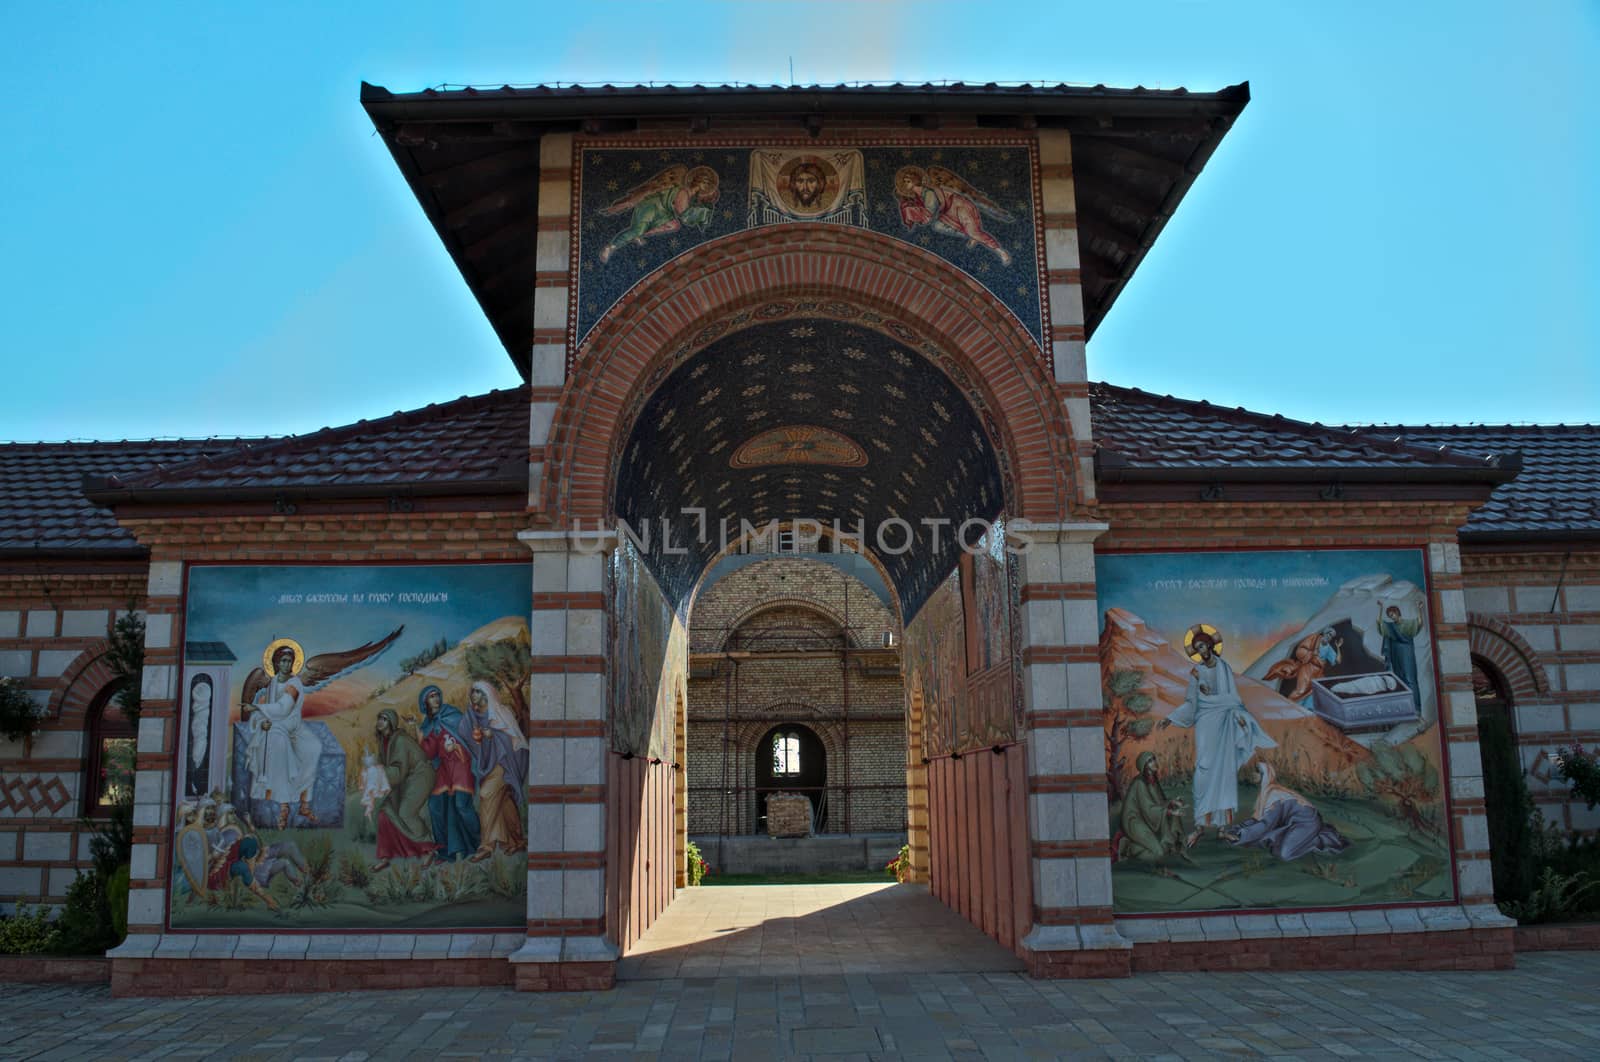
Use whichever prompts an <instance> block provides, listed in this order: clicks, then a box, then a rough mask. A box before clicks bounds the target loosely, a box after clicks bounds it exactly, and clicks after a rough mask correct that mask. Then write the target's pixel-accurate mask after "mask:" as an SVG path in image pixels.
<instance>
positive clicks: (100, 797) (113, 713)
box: [83, 683, 138, 818]
mask: <svg viewBox="0 0 1600 1062" xmlns="http://www.w3.org/2000/svg"><path fill="white" fill-rule="evenodd" d="M116 692H117V683H112V684H111V685H109V686H107V687H106V688H105V689H103V690H101V691H100V693H99V694H98V695H97V696H96V697H95V699H94V703H93V704H91V705H90V706H89V735H88V736H89V747H88V748H87V749H86V750H85V751H86V753H87V761H88V762H87V767H88V769H87V770H86V771H85V772H84V778H83V783H84V784H83V813H84V814H85V815H86V816H88V817H90V818H103V817H105V816H107V815H110V814H111V809H112V808H114V807H116V805H117V804H119V803H124V802H127V801H130V800H132V799H133V761H134V753H135V749H136V746H137V745H138V739H137V734H136V732H135V730H134V727H133V724H132V723H130V722H128V717H127V716H125V715H123V714H122V709H121V708H119V707H117V705H116V703H115V701H114V700H113V698H114V696H115V694H116Z"/></svg>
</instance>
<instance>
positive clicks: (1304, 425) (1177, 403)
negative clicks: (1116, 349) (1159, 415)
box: [1089, 380, 1497, 468]
mask: <svg viewBox="0 0 1600 1062" xmlns="http://www.w3.org/2000/svg"><path fill="white" fill-rule="evenodd" d="M1096 388H1099V389H1101V390H1103V391H1107V392H1120V393H1122V394H1124V395H1129V396H1136V397H1138V398H1142V399H1146V400H1154V401H1156V402H1160V403H1165V404H1166V405H1168V406H1169V407H1173V408H1178V409H1185V410H1195V409H1201V410H1205V411H1207V412H1208V413H1211V414H1212V415H1215V416H1219V417H1222V418H1224V419H1227V418H1234V419H1235V420H1236V421H1237V420H1248V421H1252V422H1254V423H1256V424H1258V425H1264V426H1267V427H1271V428H1273V429H1283V428H1287V429H1289V430H1290V431H1294V432H1296V433H1298V434H1301V435H1305V436H1311V437H1315V436H1319V435H1320V436H1328V435H1331V434H1337V433H1343V434H1345V435H1352V436H1356V437H1357V438H1359V439H1361V440H1362V441H1363V442H1365V443H1367V444H1368V445H1371V446H1373V447H1374V448H1376V449H1380V450H1386V451H1387V452H1389V453H1392V454H1397V455H1402V456H1403V455H1406V454H1410V455H1411V456H1414V457H1416V458H1417V459H1418V460H1422V461H1426V462H1428V463H1429V464H1433V465H1438V464H1440V463H1454V464H1457V465H1460V466H1462V467H1475V468H1476V467H1493V466H1494V464H1495V459H1496V456H1497V455H1489V456H1478V455H1476V454H1468V453H1462V452H1459V451H1456V450H1452V449H1450V448H1448V447H1444V446H1439V447H1429V446H1419V445H1416V444H1413V443H1406V442H1401V441H1400V440H1399V439H1397V438H1395V439H1386V438H1384V437H1383V436H1381V435H1374V434H1371V433H1370V432H1368V431H1362V430H1358V429H1356V428H1353V427H1347V426H1343V425H1336V424H1323V423H1321V422H1319V421H1304V420H1296V419H1294V418H1293V417H1286V416H1284V415H1283V414H1282V413H1260V412H1257V411H1256V410H1252V409H1246V408H1244V407H1243V406H1233V407H1228V406H1221V405H1217V404H1215V403H1212V402H1208V401H1206V400H1205V399H1203V398H1179V397H1177V396H1176V395H1170V394H1168V395H1158V394H1155V393H1153V392H1150V391H1145V390H1142V389H1141V388H1138V387H1127V386H1124V385H1121V384H1113V383H1108V382H1106V381H1104V380H1100V381H1091V382H1090V384H1089V389H1090V393H1091V394H1093V392H1094V391H1095V389H1096Z"/></svg>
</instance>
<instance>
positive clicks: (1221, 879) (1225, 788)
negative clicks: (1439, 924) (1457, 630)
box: [1096, 550, 1455, 914]
mask: <svg viewBox="0 0 1600 1062" xmlns="http://www.w3.org/2000/svg"><path fill="white" fill-rule="evenodd" d="M1423 565H1424V562H1423V556H1422V554H1421V552H1420V551H1417V550H1320V551H1312V550H1297V551H1289V550H1285V551H1251V552H1237V553H1126V554H1103V555H1101V556H1100V557H1098V558H1097V559H1096V577H1097V581H1098V593H1099V605H1100V615H1101V638H1100V665H1101V673H1102V680H1103V685H1104V701H1105V711H1104V727H1105V741H1106V751H1107V764H1108V768H1109V772H1110V776H1109V777H1108V779H1107V788H1108V795H1109V798H1110V800H1109V810H1110V816H1111V824H1110V825H1111V832H1112V838H1113V840H1112V847H1113V852H1114V860H1115V862H1114V864H1113V867H1112V897H1113V905H1114V907H1115V910H1116V911H1117V913H1118V914H1164V913H1177V912H1207V911H1248V910H1264V909H1273V908H1280V909H1281V908H1296V909H1307V908H1338V907H1353V906H1373V905H1385V904H1395V903H1427V902H1435V903H1447V902H1452V901H1453V900H1454V898H1455V887H1454V884H1453V878H1452V875H1451V869H1450V859H1451V851H1450V836H1449V832H1450V831H1449V818H1448V815H1447V813H1446V804H1445V796H1446V794H1445V789H1444V782H1443V778H1444V770H1443V763H1444V755H1443V750H1442V748H1441V742H1440V732H1439V726H1438V707H1437V698H1436V693H1435V685H1436V684H1435V680H1434V666H1433V648H1432V642H1431V639H1430V637H1429V624H1428V621H1427V615H1426V603H1427V584H1426V577H1425V574H1424V572H1425V569H1424V566H1423Z"/></svg>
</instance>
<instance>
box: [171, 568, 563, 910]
mask: <svg viewBox="0 0 1600 1062" xmlns="http://www.w3.org/2000/svg"><path fill="white" fill-rule="evenodd" d="M531 605H532V591H531V581H530V576H529V573H528V568H527V566H526V565H518V564H452V565H431V566H424V565H391V566H360V567H338V566H333V565H302V566H289V565H284V566H259V567H257V566H244V565H196V566H193V567H191V568H190V570H189V579H188V595H187V614H186V624H187V630H188V631H189V633H190V634H191V635H192V636H193V637H194V638H195V639H196V641H197V643H205V644H214V645H227V646H230V647H235V649H236V651H237V652H238V660H239V662H238V664H236V665H235V666H234V667H233V668H232V669H231V671H229V672H226V673H223V672H219V671H217V670H216V669H215V668H210V669H208V670H206V671H204V672H203V675H204V676H205V678H206V681H208V682H211V683H213V684H217V683H221V682H224V681H225V682H226V687H227V688H220V687H219V688H218V689H216V690H215V691H214V694H212V695H208V696H199V695H197V696H193V697H190V698H188V700H187V701H186V702H185V707H186V712H187V713H188V715H193V714H194V713H196V712H200V711H205V712H207V713H208V714H209V716H210V718H209V719H208V720H196V719H191V718H188V715H186V717H185V718H184V719H183V720H181V725H182V726H183V730H182V732H183V733H186V734H189V733H193V734H203V733H210V734H224V735H226V744H227V749H226V754H225V755H224V756H223V757H222V761H223V762H224V763H226V765H227V770H226V777H225V778H223V779H222V780H221V783H220V784H219V785H217V786H216V787H215V788H214V789H212V790H211V791H209V792H206V793H194V792H189V791H187V790H186V789H180V791H179V793H178V803H177V808H176V813H175V815H174V836H173V888H172V891H171V906H170V912H169V924H170V926H171V927H172V928H173V929H182V930H191V929H194V930H205V929H217V930H241V929H257V930H261V931H268V932H276V933H281V932H285V931H293V930H355V931H362V930H384V929H393V930H401V931H411V930H414V929H439V928H482V929H500V928H520V927H521V926H522V925H523V924H524V921H525V919H526V899H525V898H526V893H527V873H526V870H527V866H526V864H527V856H526V851H527V842H526V805H527V795H526V794H527V778H528V742H527V738H526V737H525V736H524V733H523V724H522V720H523V719H524V718H525V717H526V716H527V711H528V707H527V695H528V691H527V684H528V676H529V673H530V670H531V666H532V655H531V648H530V637H529V630H528V616H529V614H530V611H531ZM192 670H194V671H195V674H196V675H201V674H202V672H201V671H200V670H199V668H198V667H196V668H192ZM224 674H225V675H226V676H227V677H226V679H225V680H224V679H223V678H220V677H219V676H222V675H224ZM197 747H198V746H197Z"/></svg>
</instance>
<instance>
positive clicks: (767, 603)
mask: <svg viewBox="0 0 1600 1062" xmlns="http://www.w3.org/2000/svg"><path fill="white" fill-rule="evenodd" d="M868 592H869V593H870V591H868ZM780 609H800V610H803V611H805V612H811V613H814V614H815V615H816V617H817V619H819V620H821V621H823V622H825V623H828V624H831V625H832V626H834V627H837V628H838V629H839V630H840V631H843V630H844V620H843V619H842V618H840V616H839V614H838V613H837V612H835V611H834V610H833V609H831V608H829V607H828V606H827V605H824V604H822V603H821V602H819V601H815V600H813V599H811V598H808V597H794V596H791V597H773V598H766V599H764V600H762V601H759V602H757V603H756V604H754V605H751V606H750V607H749V608H747V609H745V610H744V611H743V612H741V613H739V616H738V618H736V619H735V620H734V621H733V622H732V623H730V624H728V629H727V630H725V631H723V632H722V636H721V638H720V639H719V640H718V644H717V649H718V650H721V649H725V648H727V645H728V639H730V638H732V637H733V636H734V635H735V634H737V633H739V630H740V629H741V628H742V627H744V625H745V624H747V623H749V622H751V621H752V620H756V619H760V618H761V617H762V616H764V615H766V614H767V613H768V612H777V611H778V610H780Z"/></svg>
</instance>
